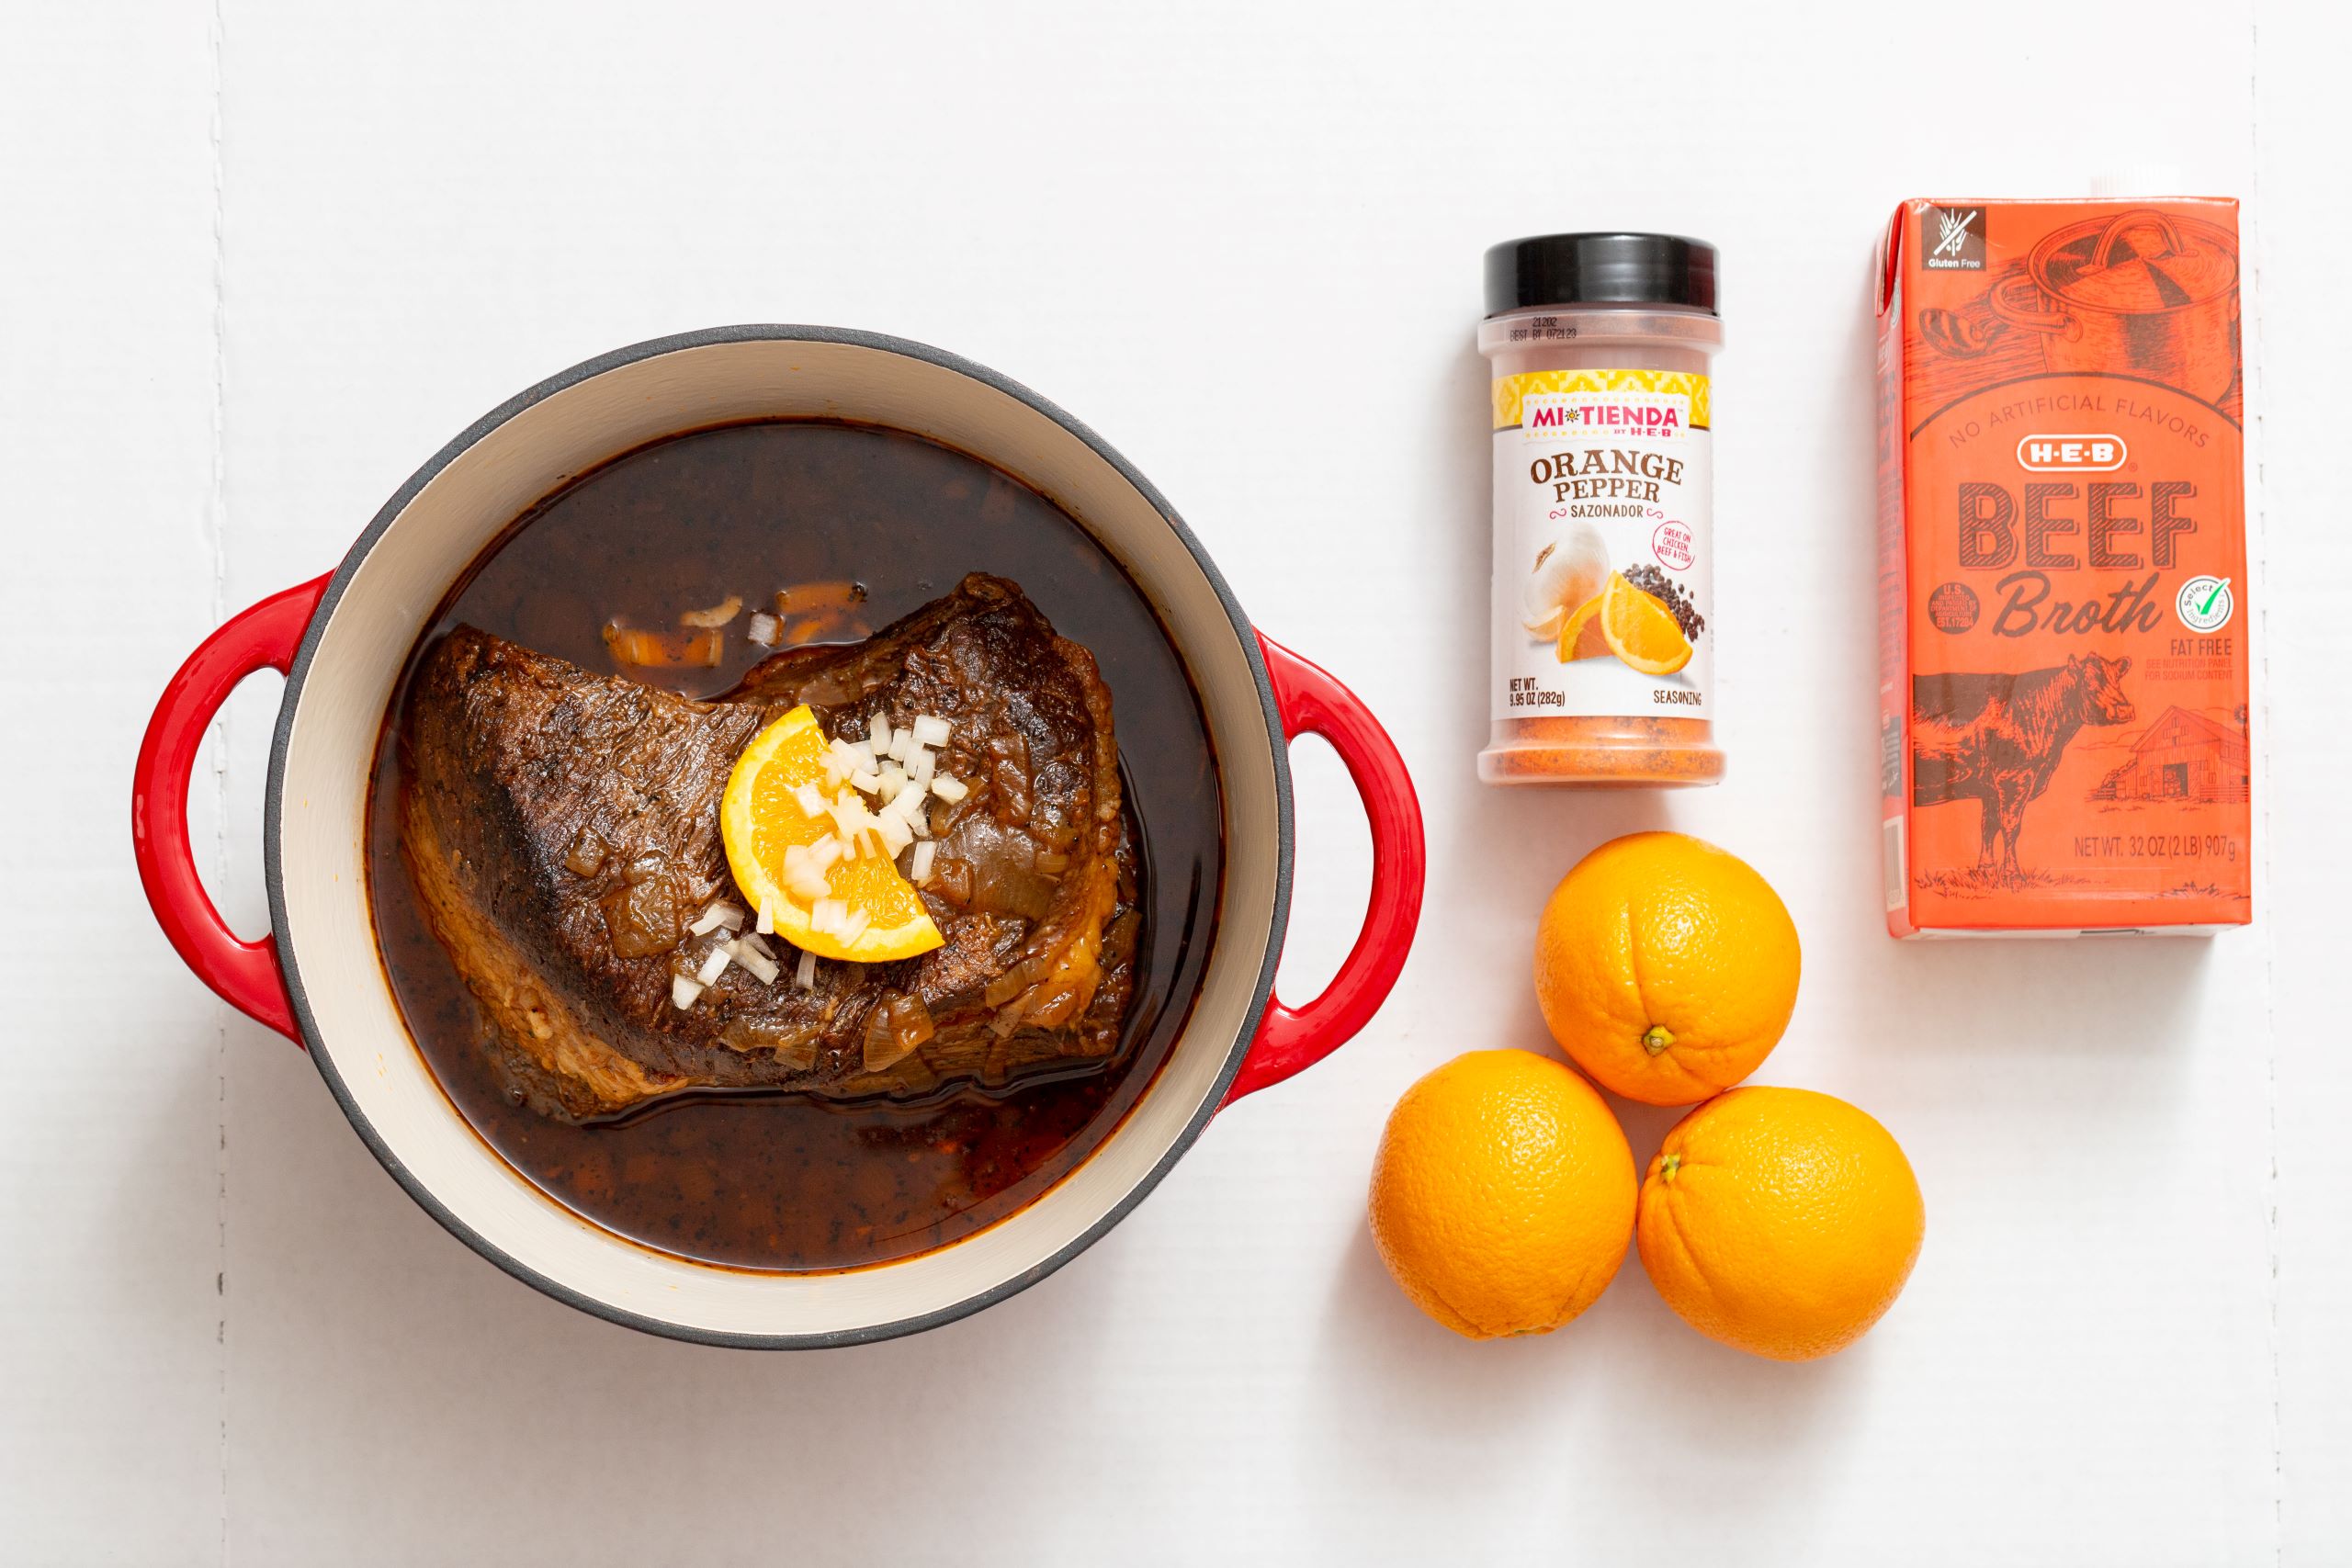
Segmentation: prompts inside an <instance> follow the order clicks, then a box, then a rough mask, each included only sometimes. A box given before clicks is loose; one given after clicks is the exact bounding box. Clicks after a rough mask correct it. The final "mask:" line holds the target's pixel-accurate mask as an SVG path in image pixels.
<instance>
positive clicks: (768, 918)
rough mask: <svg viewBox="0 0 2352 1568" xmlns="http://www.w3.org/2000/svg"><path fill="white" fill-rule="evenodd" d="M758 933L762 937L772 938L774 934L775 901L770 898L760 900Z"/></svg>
mask: <svg viewBox="0 0 2352 1568" xmlns="http://www.w3.org/2000/svg"><path fill="white" fill-rule="evenodd" d="M758 931H759V933H760V934H761V935H762V936H774V935H775V900H774V899H772V898H763V899H761V900H760V923H759V926H758Z"/></svg>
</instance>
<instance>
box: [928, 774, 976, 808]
mask: <svg viewBox="0 0 2352 1568" xmlns="http://www.w3.org/2000/svg"><path fill="white" fill-rule="evenodd" d="M931 793H932V794H933V795H937V796H939V798H940V799H942V800H944V801H945V802H946V803H947V804H948V805H950V806H953V805H955V804H956V802H957V801H959V800H961V799H963V798H964V797H965V796H966V795H969V794H971V793H972V789H971V786H970V785H969V784H966V783H965V782H964V781H963V780H962V779H959V778H957V777H956V775H955V774H954V773H938V774H934V775H933V778H932V781H931Z"/></svg>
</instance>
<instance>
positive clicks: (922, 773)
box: [907, 746, 939, 784]
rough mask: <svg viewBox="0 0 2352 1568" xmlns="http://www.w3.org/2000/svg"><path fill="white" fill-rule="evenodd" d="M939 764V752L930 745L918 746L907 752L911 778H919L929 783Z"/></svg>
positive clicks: (908, 771)
mask: <svg viewBox="0 0 2352 1568" xmlns="http://www.w3.org/2000/svg"><path fill="white" fill-rule="evenodd" d="M938 766H939V753H938V752H936V751H933V750H932V749H931V748H930V747H928V746H918V747H916V748H915V749H914V750H912V751H910V752H909V753H907V776H908V777H909V778H911V779H917V780H920V781H922V783H924V784H929V783H930V782H931V775H932V773H933V772H934V771H935V770H936V769H937V768H938Z"/></svg>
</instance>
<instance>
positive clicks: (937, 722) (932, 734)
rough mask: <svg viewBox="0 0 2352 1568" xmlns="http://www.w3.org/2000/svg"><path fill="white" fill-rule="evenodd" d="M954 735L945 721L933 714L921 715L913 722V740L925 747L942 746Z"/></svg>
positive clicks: (953, 730)
mask: <svg viewBox="0 0 2352 1568" xmlns="http://www.w3.org/2000/svg"><path fill="white" fill-rule="evenodd" d="M955 733H956V731H955V728H954V727H952V726H951V725H949V724H948V722H947V721H946V720H945V719H944V718H940V717H938V716H935V715H933V714H923V715H922V716H920V717H918V718H917V719H916V720H915V739H917V740H920V741H922V743H923V744H924V745H926V746H944V745H946V744H947V741H948V738H949V737H950V736H952V735H954V734H955Z"/></svg>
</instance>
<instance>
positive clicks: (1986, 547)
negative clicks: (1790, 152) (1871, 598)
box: [1878, 198, 2253, 937]
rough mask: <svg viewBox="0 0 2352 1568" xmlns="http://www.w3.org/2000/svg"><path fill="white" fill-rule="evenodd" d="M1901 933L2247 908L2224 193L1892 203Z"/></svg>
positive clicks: (2198, 921) (2198, 927)
mask: <svg viewBox="0 0 2352 1568" xmlns="http://www.w3.org/2000/svg"><path fill="white" fill-rule="evenodd" d="M1878 312H1879V347H1878V366H1879V409H1880V417H1879V424H1880V443H1879V463H1880V481H1879V493H1880V512H1881V525H1880V534H1881V540H1880V644H1881V653H1882V657H1883V671H1882V676H1881V681H1880V698H1881V705H1882V724H1883V728H1882V742H1883V753H1882V759H1881V761H1882V773H1883V792H1884V809H1883V813H1882V822H1883V835H1884V847H1885V857H1886V919H1887V926H1888V929H1889V930H1891V931H1893V932H1894V934H1895V935H1896V936H1904V937H1908V936H1937V935H1947V936H1959V935H1993V934H2004V933H2006V934H2013V935H2076V934H2081V933H2084V932H2090V931H2212V930H2214V929H2216V928H2219V927H2223V926H2232V925H2244V924H2245V923H2246V922H2247V920H2248V919H2251V918H2252V908H2253V906H2252V886H2251V881H2252V875H2253V859H2252V856H2251V854H2250V853H2249V844H2248V829H2249V824H2250V820H2251V817H2252V808H2251V804H2250V801H2249V798H2248V793H2249V787H2250V785H2251V783H2252V771H2251V767H2250V749H2249V747H2248V744H2247V734H2246V725H2247V691H2246V671H2247V648H2246V634H2247V611H2248V605H2247V600H2248V597H2249V595H2248V592H2247V584H2246V580H2245V475H2244V456H2243V444H2242V432H2241V426H2242V425H2243V423H2244V406H2245V405H2244V399H2245V388H2244V386H2243V384H2242V382H2241V379H2240V373H2239V350H2238V240H2237V204H2236V203H2235V202H2234V201H2229V200H2219V199H2212V200H2209V199H2166V200H2145V201H2096V202H2094V201H1985V200H1981V199H1973V198H1972V199H1969V200H1946V199H1937V200H1932V201H1926V200H1921V201H1908V202H1905V203H1904V204H1903V206H1902V207H1901V209H1898V210H1897V211H1896V213H1895V215H1894V222H1893V224H1892V225H1891V226H1890V227H1889V229H1888V231H1887V235H1886V240H1885V249H1884V254H1883V256H1882V258H1881V265H1880V268H1879V299H1878Z"/></svg>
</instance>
